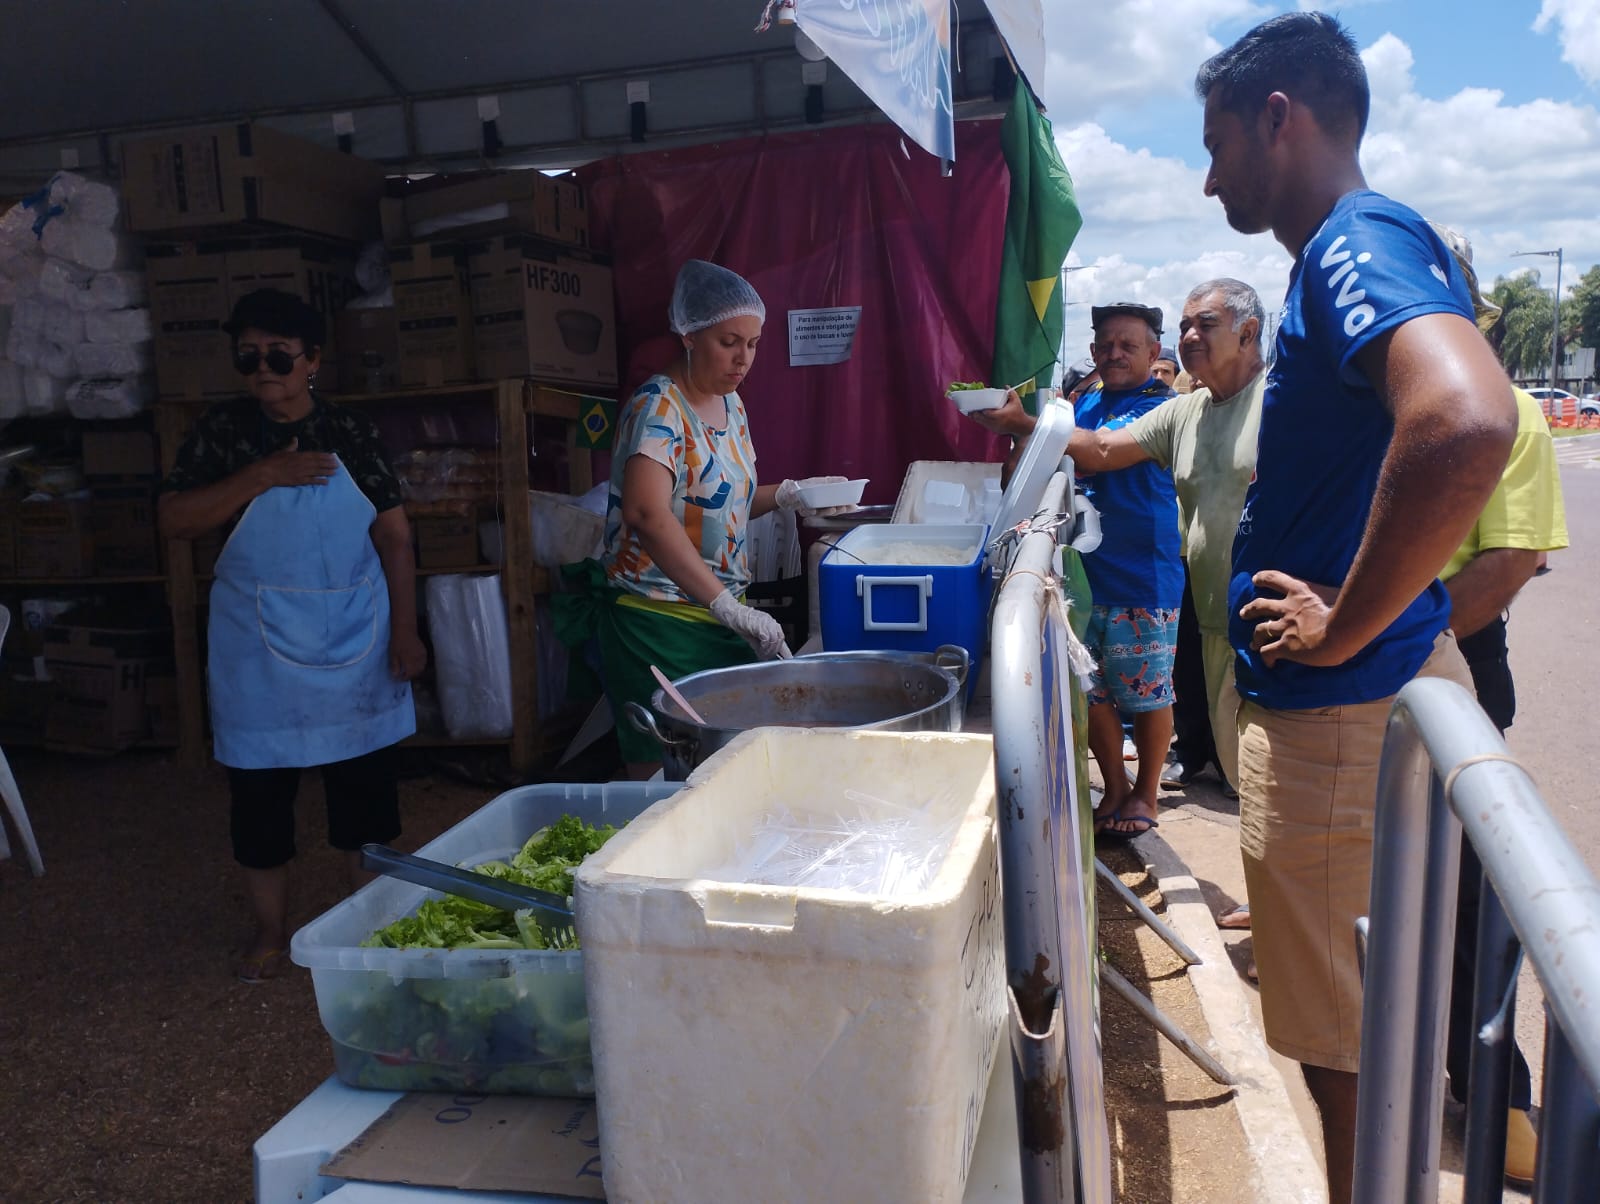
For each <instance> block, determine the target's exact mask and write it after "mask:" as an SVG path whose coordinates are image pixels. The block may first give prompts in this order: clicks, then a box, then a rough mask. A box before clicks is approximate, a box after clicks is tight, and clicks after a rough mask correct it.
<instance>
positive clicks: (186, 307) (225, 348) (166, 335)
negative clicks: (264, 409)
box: [144, 243, 244, 400]
mask: <svg viewBox="0 0 1600 1204" xmlns="http://www.w3.org/2000/svg"><path fill="white" fill-rule="evenodd" d="M144 276H145V286H146V289H147V291H148V293H149V297H150V324H151V327H152V328H153V329H154V331H155V349H154V350H155V364H156V391H157V395H158V396H160V397H162V398H167V399H189V400H197V399H206V398H217V399H221V398H225V397H236V396H238V395H239V394H240V393H241V392H243V390H244V380H243V378H242V377H241V376H240V375H239V374H238V373H237V372H235V371H234V369H233V344H232V341H231V340H230V339H229V338H228V336H227V335H226V334H225V333H224V332H223V329H222V324H223V323H224V322H226V321H227V320H228V312H229V310H231V309H232V307H233V306H232V302H231V301H230V300H229V299H228V265H227V255H226V244H222V243H172V244H151V245H149V246H146V248H145V264H144Z"/></svg>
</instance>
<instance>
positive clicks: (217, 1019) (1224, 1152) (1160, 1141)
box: [0, 751, 1245, 1204]
mask: <svg viewBox="0 0 1600 1204" xmlns="http://www.w3.org/2000/svg"><path fill="white" fill-rule="evenodd" d="M11 760H12V766H13V768H14V770H15V772H16V776H17V779H18V782H19V784H20V786H21V790H22V795H23V798H24V800H25V802H26V803H27V806H28V812H29V815H30V816H31V818H32V821H33V825H34V829H35V831H36V833H37V835H38V838H39V844H40V847H41V849H42V851H43V856H44V861H45V871H46V872H45V875H44V877H42V878H39V879H34V878H32V877H31V876H30V875H29V874H28V871H27V868H26V865H25V864H22V863H19V862H18V861H17V860H16V859H15V858H13V859H12V860H8V861H0V964H3V965H4V966H5V967H6V969H5V973H4V975H3V976H0V1098H4V1099H5V1100H6V1101H8V1105H9V1106H8V1108H7V1123H6V1139H5V1140H4V1141H3V1142H0V1185H3V1186H0V1198H3V1199H4V1200H5V1201H6V1202H7V1204H31V1202H33V1201H119V1202H120V1201H128V1202H141V1201H151V1202H158V1201H159V1202H161V1204H181V1202H186V1201H194V1202H197V1204H222V1202H226V1201H245V1200H249V1199H250V1198H251V1194H252V1188H251V1163H250V1149H251V1145H252V1143H253V1142H254V1141H255V1140H256V1138H257V1137H259V1136H260V1135H261V1134H262V1133H264V1132H265V1131H266V1130H267V1129H268V1128H270V1127H271V1125H272V1124H273V1123H274V1122H275V1121H276V1120H277V1119H278V1118H279V1117H280V1116H282V1115H283V1114H284V1113H285V1112H287V1111H288V1110H289V1109H291V1108H292V1107H293V1106H294V1105H295V1104H296V1103H298V1102H299V1101H300V1099H302V1098H303V1097H304V1096H305V1095H306V1094H307V1093H308V1092H309V1091H310V1090H311V1089H312V1088H313V1087H315V1086H316V1085H317V1083H319V1082H320V1081H321V1080H322V1079H323V1078H325V1077H326V1076H327V1075H328V1074H329V1073H330V1072H331V1071H332V1061H331V1056H330V1053H329V1049H328V1045H327V1041H326V1038H325V1036H324V1033H323V1030H322V1026H321V1024H320V1023H319V1021H318V1018H317V1011H316V1005H315V999H314V996H313V993H312V987H311V980H310V976H309V974H308V973H307V972H306V971H304V970H301V969H299V968H292V969H291V970H290V971H289V972H288V974H287V975H286V976H285V977H283V978H281V979H278V980H275V981H273V982H270V983H266V984H263V985H260V986H254V987H250V986H245V985H243V984H240V983H238V982H236V981H235V980H234V978H233V977H232V975H231V973H230V964H231V958H230V951H231V950H233V949H235V948H236V947H238V946H239V945H240V944H241V943H242V942H243V940H244V939H245V938H246V936H247V935H248V932H249V916H248V911H247V909H246V905H245V900H244V896H243V894H242V892H241V890H240V888H239V883H238V879H237V875H236V872H235V869H234V866H233V864H232V861H231V858H230V855H229V850H228V833H227V806H226V783H225V779H224V778H223V775H222V772H221V771H220V770H219V769H217V768H215V767H211V768H208V769H205V770H194V771H191V770H184V769H180V768H178V767H177V766H175V765H174V764H173V763H172V761H171V759H170V757H168V756H166V755H163V754H156V753H138V754H125V755H123V756H121V757H118V758H116V759H114V760H108V761H89V760H75V759H70V758H66V757H60V756H54V755H49V754H43V753H37V752H28V751H17V752H15V753H13V754H12V756H11ZM414 768H416V769H417V770H418V771H421V770H423V769H425V768H426V767H425V766H421V765H419V766H416V767H414ZM501 789H503V786H498V785H492V784H482V785H468V784H465V783H464V782H462V781H459V780H456V779H454V778H453V777H450V776H445V775H443V774H439V773H420V774H419V776H412V777H409V778H408V779H407V780H405V781H404V782H403V783H402V791H401V805H402V814H403V816H404V821H405V826H406V833H405V836H404V837H402V838H401V839H400V840H399V841H397V842H396V844H397V845H398V846H399V847H401V848H403V849H414V848H416V847H417V846H419V845H420V844H422V843H424V842H426V841H427V840H430V839H432V837H433V836H435V835H437V834H438V833H439V832H441V831H443V830H444V829H445V828H447V827H449V826H450V825H451V824H453V823H455V822H456V821H458V820H460V819H462V818H464V817H465V816H467V815H469V814H471V813H472V812H473V811H474V810H476V809H477V808H478V807H480V806H482V805H483V804H484V803H485V802H487V801H488V800H489V799H491V798H492V797H494V796H495V795H496V794H498V793H499V792H500V790H501ZM299 812H300V822H299V838H298V839H299V847H300V849H301V853H300V856H299V857H298V858H297V859H296V862H295V868H294V875H295V877H294V884H295V887H294V889H295V895H294V922H295V923H296V924H300V923H304V922H306V921H308V920H310V919H312V918H314V917H315V916H317V915H319V914H320V913H321V912H323V911H325V910H326V909H327V908H328V907H330V906H332V905H333V904H334V903H335V902H337V901H338V899H339V898H340V897H341V896H342V894H343V893H344V884H343V882H342V880H341V865H340V858H339V856H338V855H337V854H335V853H334V852H332V851H331V850H330V849H329V848H328V847H327V844H326V839H325V833H324V822H323V818H322V817H323V811H322V791H321V783H320V780H319V779H318V778H317V776H316V775H315V774H308V775H307V776H306V779H305V783H304V785H303V787H302V795H301V806H300V809H299ZM1111 863H1112V864H1113V866H1114V867H1116V868H1118V869H1119V870H1121V871H1123V877H1124V879H1125V881H1127V882H1128V883H1129V884H1130V885H1132V886H1133V887H1134V889H1135V890H1136V891H1139V892H1140V893H1141V894H1142V895H1143V896H1144V897H1145V899H1146V901H1147V902H1150V903H1152V905H1159V900H1158V899H1156V898H1155V897H1154V894H1155V892H1154V888H1153V885H1152V884H1151V883H1150V882H1149V880H1148V879H1146V877H1145V875H1144V871H1143V869H1142V868H1141V867H1140V865H1139V862H1138V858H1137V857H1134V856H1132V855H1126V859H1125V860H1123V859H1122V858H1118V859H1116V860H1113V861H1112V862H1111ZM1100 907H1101V916H1102V924H1101V931H1102V939H1103V943H1104V946H1105V951H1106V956H1107V957H1108V958H1109V959H1110V960H1111V961H1112V963H1113V964H1114V965H1116V966H1117V967H1118V968H1119V969H1120V970H1121V971H1122V972H1123V974H1124V975H1125V976H1126V977H1128V978H1129V979H1130V980H1132V981H1133V982H1134V983H1135V985H1138V986H1140V987H1141V989H1143V990H1145V991H1147V992H1150V993H1153V994H1154V996H1155V999H1156V1002H1157V1003H1158V1005H1159V1006H1161V1007H1162V1008H1163V1009H1165V1010H1166V1011H1168V1012H1169V1013H1170V1014H1171V1015H1172V1016H1173V1017H1174V1018H1175V1019H1176V1020H1177V1021H1178V1022H1179V1023H1180V1024H1181V1025H1183V1027H1184V1028H1185V1029H1186V1030H1187V1031H1189V1032H1190V1033H1191V1034H1193V1035H1194V1036H1195V1037H1196V1038H1198V1039H1200V1040H1202V1041H1204V1040H1205V1026H1204V1023H1203V1021H1202V1019H1201V1017H1200V1015H1199V1011H1198V1006H1197V1004H1196V1002H1195V997H1194V995H1193V992H1192V991H1191V990H1190V988H1189V986H1188V980H1187V978H1186V977H1185V976H1184V974H1183V971H1182V966H1181V963H1180V962H1179V961H1178V959H1177V958H1176V957H1175V956H1174V955H1173V954H1172V953H1171V952H1170V951H1169V950H1167V948H1166V947H1165V946H1164V945H1161V944H1160V943H1159V942H1157V941H1156V940H1155V938H1154V937H1153V936H1151V935H1150V934H1149V933H1148V931H1147V930H1143V929H1142V928H1140V927H1139V926H1137V925H1136V924H1135V923H1134V922H1133V921H1132V920H1131V919H1129V918H1128V912H1127V911H1126V909H1125V908H1124V907H1123V905H1122V904H1121V903H1120V902H1118V901H1116V900H1115V899H1114V898H1109V897H1104V898H1102V900H1101V904H1100ZM1102 1012H1103V1024H1104V1029H1103V1038H1104V1047H1105V1056H1106V1091H1107V1104H1108V1113H1109V1122H1110V1129H1111V1134H1112V1155H1113V1167H1114V1174H1115V1176H1116V1180H1115V1182H1116V1187H1117V1191H1118V1197H1119V1199H1122V1200H1127V1201H1137V1202H1139V1204H1159V1202H1161V1201H1174V1202H1176V1204H1188V1202H1195V1204H1198V1202H1201V1201H1205V1202H1207V1204H1210V1202H1212V1201H1216V1200H1222V1199H1234V1198H1238V1196H1237V1191H1236V1186H1237V1183H1238V1175H1239V1174H1240V1173H1242V1167H1243V1161H1242V1160H1243V1159H1244V1157H1245V1152H1244V1145H1243V1137H1242V1134H1241V1132H1240V1131H1239V1126H1238V1123H1237V1121H1236V1120H1235V1119H1234V1116H1233V1112H1232V1109H1231V1107H1230V1106H1229V1105H1228V1102H1227V1096H1226V1094H1225V1093H1224V1092H1223V1090H1222V1089H1221V1088H1218V1087H1217V1086H1216V1085H1215V1084H1214V1083H1212V1082H1211V1081H1210V1080H1209V1079H1207V1078H1205V1077H1204V1076H1203V1075H1202V1074H1201V1073H1200V1072H1199V1071H1198V1070H1196V1069H1194V1068H1193V1067H1192V1065H1191V1064H1190V1063H1189V1062H1188V1061H1187V1060H1186V1059H1184V1058H1183V1057H1182V1056H1181V1055H1179V1054H1177V1053H1176V1051H1174V1050H1173V1049H1172V1047H1171V1046H1170V1045H1167V1044H1166V1042H1165V1041H1163V1040H1162V1039H1161V1038H1159V1037H1158V1036H1157V1035H1156V1033H1155V1032H1154V1031H1153V1030H1152V1029H1151V1028H1150V1027H1149V1026H1148V1025H1147V1024H1146V1023H1145V1022H1144V1021H1143V1020H1141V1019H1140V1018H1139V1017H1138V1016H1137V1015H1136V1014H1134V1013H1133V1012H1132V1011H1131V1010H1130V1009H1129V1008H1128V1006H1127V1005H1126V1004H1124V1003H1123V1002H1122V1001H1120V1000H1118V999H1116V998H1114V997H1110V996H1108V997H1107V999H1106V1000H1105V1002H1104V1005H1103V1009H1102Z"/></svg>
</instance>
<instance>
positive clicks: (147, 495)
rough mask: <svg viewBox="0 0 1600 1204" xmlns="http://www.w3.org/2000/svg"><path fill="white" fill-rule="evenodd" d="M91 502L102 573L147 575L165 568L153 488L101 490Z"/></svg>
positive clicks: (97, 559) (96, 556) (96, 552)
mask: <svg viewBox="0 0 1600 1204" xmlns="http://www.w3.org/2000/svg"><path fill="white" fill-rule="evenodd" d="M89 506H90V516H91V521H90V525H91V527H92V529H93V531H94V571H95V573H96V574H97V575H98V576H102V577H146V576H151V575H153V574H155V573H159V572H160V571H161V540H160V537H159V535H158V534H157V533H156V500H155V496H154V494H152V493H151V491H150V490H149V488H141V487H138V486H134V487H132V488H126V489H119V490H99V491H97V492H96V494H95V496H94V497H93V498H92V499H91V500H90V503H89Z"/></svg>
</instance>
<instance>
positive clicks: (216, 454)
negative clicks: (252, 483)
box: [161, 403, 240, 493]
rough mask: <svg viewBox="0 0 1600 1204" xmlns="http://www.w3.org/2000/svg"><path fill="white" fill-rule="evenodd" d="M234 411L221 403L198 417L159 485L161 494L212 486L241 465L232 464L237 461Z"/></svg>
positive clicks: (237, 439) (237, 434)
mask: <svg viewBox="0 0 1600 1204" xmlns="http://www.w3.org/2000/svg"><path fill="white" fill-rule="evenodd" d="M234 408H235V407H233V406H231V405H230V404H228V403H223V404H222V405H216V406H212V407H211V409H209V410H207V411H206V412H205V413H204V414H202V415H201V416H200V420H199V421H198V422H196V423H195V424H194V427H193V428H192V429H191V430H190V431H189V435H188V437H187V438H186V439H184V441H183V444H182V446H181V447H179V448H178V455H177V459H176V460H175V461H174V462H173V465H172V471H171V472H169V473H168V474H167V475H166V478H165V479H164V480H163V481H162V482H161V491H162V492H163V493H166V492H169V491H170V492H181V491H182V490H185V489H200V488H202V487H203V486H206V485H214V484H216V483H217V482H218V481H220V480H222V478H223V477H225V476H228V475H229V474H230V473H232V472H234V471H236V470H237V468H238V467H239V466H240V465H239V464H237V463H235V461H236V460H237V458H238V457H237V455H236V454H234V452H235V450H236V445H237V444H238V442H239V439H240V432H239V430H238V429H237V428H238V423H237V422H236V421H235V415H234V413H233V410H234Z"/></svg>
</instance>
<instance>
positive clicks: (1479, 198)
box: [1361, 34, 1600, 280]
mask: <svg viewBox="0 0 1600 1204" xmlns="http://www.w3.org/2000/svg"><path fill="white" fill-rule="evenodd" d="M1362 58H1363V60H1364V61H1365V63H1366V65H1367V75H1368V78H1369V80H1370V81H1371V84H1372V121H1371V125H1370V128H1369V130H1368V134H1367V138H1366V141H1365V143H1364V144H1363V146H1362V155H1361V158H1362V164H1363V166H1364V168H1365V169H1366V175H1367V180H1368V182H1369V183H1370V184H1371V185H1372V186H1373V187H1374V188H1376V189H1378V190H1379V191H1381V192H1385V193H1388V194H1389V195H1391V196H1393V197H1395V198H1397V199H1399V200H1401V201H1404V202H1405V203H1406V204H1408V205H1410V206H1411V207H1412V208H1414V209H1416V210H1417V211H1418V212H1420V213H1422V214H1424V215H1425V216H1427V217H1429V218H1432V219H1434V220H1436V221H1442V222H1444V223H1445V224H1446V225H1449V226H1454V227H1455V228H1456V229H1458V230H1461V231H1462V232H1463V233H1465V234H1466V235H1467V236H1468V237H1469V238H1471V239H1472V240H1473V242H1474V244H1475V250H1474V255H1475V258H1476V259H1477V261H1478V262H1477V266H1478V268H1479V271H1480V273H1481V274H1483V275H1484V276H1485V277H1486V278H1487V279H1489V280H1493V278H1494V277H1495V276H1496V275H1497V274H1501V273H1504V272H1509V271H1513V270H1517V269H1519V268H1521V267H1524V266H1526V263H1527V261H1525V260H1519V261H1511V260H1509V259H1508V258H1507V256H1508V255H1509V254H1510V252H1512V251H1517V250H1537V249H1543V248H1544V247H1556V246H1564V247H1565V248H1566V250H1567V252H1568V255H1569V258H1571V259H1573V260H1575V261H1581V262H1582V263H1583V264H1584V265H1585V266H1587V265H1588V264H1590V263H1594V262H1595V261H1596V260H1600V230H1596V228H1595V223H1594V221H1593V216H1594V211H1595V199H1594V194H1595V181H1596V180H1600V111H1597V110H1596V109H1595V107H1594V106H1592V105H1580V104H1573V103H1570V102H1563V101H1555V100H1544V99H1541V100H1533V101H1529V102H1528V103H1526V104H1520V105H1509V104H1506V103H1505V94H1504V93H1503V92H1500V91H1498V90H1495V89H1490V88H1463V89H1462V90H1461V91H1459V92H1457V93H1456V94H1455V95H1453V96H1449V97H1446V98H1444V99H1442V100H1435V99H1432V98H1430V97H1425V96H1422V95H1420V94H1419V93H1418V92H1417V91H1416V88H1415V86H1414V84H1413V81H1412V76H1411V69H1412V66H1413V63H1414V58H1413V54H1412V51H1411V48H1410V47H1409V46H1407V45H1406V44H1405V43H1404V42H1403V41H1401V40H1400V39H1399V38H1397V37H1395V36H1394V35H1392V34H1385V35H1384V36H1383V37H1381V38H1379V39H1378V40H1377V41H1376V42H1374V43H1373V44H1372V46H1370V47H1369V48H1368V49H1367V50H1366V51H1364V52H1363V54H1362ZM1512 244H1522V245H1512ZM1568 279H1569V280H1570V279H1572V277H1568Z"/></svg>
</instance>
